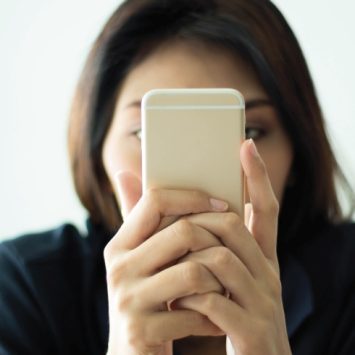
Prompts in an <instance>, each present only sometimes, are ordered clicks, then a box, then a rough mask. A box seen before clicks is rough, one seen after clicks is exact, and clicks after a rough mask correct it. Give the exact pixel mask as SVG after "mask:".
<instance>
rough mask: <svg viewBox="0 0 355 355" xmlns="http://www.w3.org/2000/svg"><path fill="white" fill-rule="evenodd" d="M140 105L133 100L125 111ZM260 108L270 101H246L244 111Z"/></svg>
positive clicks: (139, 102) (137, 101) (269, 103)
mask: <svg viewBox="0 0 355 355" xmlns="http://www.w3.org/2000/svg"><path fill="white" fill-rule="evenodd" d="M141 105H142V101H141V100H135V101H132V102H131V103H129V104H128V105H127V106H126V107H125V109H127V108H140V107H141ZM260 106H273V103H272V102H271V100H269V99H252V100H248V101H246V102H245V109H246V110H250V109H253V108H256V107H260Z"/></svg>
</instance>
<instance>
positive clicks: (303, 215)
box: [69, 0, 342, 243]
mask: <svg viewBox="0 0 355 355" xmlns="http://www.w3.org/2000/svg"><path fill="white" fill-rule="evenodd" d="M172 38H179V39H185V40H199V41H205V42H207V43H210V44H215V45H218V46H222V47H225V48H227V49H229V50H230V51H232V52H235V53H236V55H239V56H242V57H243V58H244V59H245V60H247V61H248V62H250V63H251V64H252V66H253V67H254V69H255V71H256V73H257V75H258V76H259V79H260V82H261V84H262V85H263V87H264V88H265V90H266V92H267V93H268V95H269V97H270V98H271V100H272V102H273V104H274V106H275V108H276V109H277V111H278V113H279V117H280V119H281V124H282V125H283V127H284V129H285V131H286V133H287V135H288V136H289V138H290V140H291V142H292V146H293V149H294V162H293V167H292V171H293V175H294V184H292V186H290V187H288V188H287V189H286V191H285V195H284V200H283V205H282V211H281V214H280V224H279V225H280V227H279V233H280V238H279V240H280V241H281V242H282V243H286V242H289V241H292V240H298V241H301V240H303V239H304V238H308V234H309V233H306V232H305V231H306V230H312V227H316V226H317V225H318V224H320V223H326V222H331V223H333V222H336V221H339V220H341V219H342V212H341V209H340V206H339V202H338V199H337V194H336V187H335V174H336V173H338V175H339V176H341V177H342V174H341V172H340V170H339V168H338V166H337V163H336V161H335V158H334V156H333V153H332V151H331V148H330V145H329V142H328V139H327V137H326V134H325V130H324V122H323V118H322V113H321V110H320V107H319V103H318V100H317V97H316V93H315V89H314V85H313V82H312V79H311V77H310V73H309V71H308V68H307V65H306V62H305V59H304V56H303V54H302V51H301V49H300V47H299V44H298V42H297V40H296V38H295V36H294V34H293V32H292V30H291V29H290V27H289V26H288V24H287V23H286V21H285V19H284V17H283V16H282V14H281V13H280V12H279V11H278V9H277V8H276V7H275V6H274V5H273V4H272V3H271V2H270V1H268V0H179V1H175V0H128V1H125V2H124V3H123V4H122V5H121V6H120V7H119V8H118V9H117V10H116V12H115V13H114V14H113V15H112V16H111V18H110V19H109V21H108V22H107V24H106V26H105V27H104V29H103V31H102V32H101V34H100V35H99V37H98V38H97V40H96V42H95V44H94V46H93V48H92V50H91V52H90V55H89V58H88V60H87V63H86V65H85V68H84V71H83V73H82V76H81V79H80V82H79V85H78V88H77V91H76V95H75V98H74V101H73V107H72V112H71V118H70V126H69V153H70V158H71V169H72V173H73V177H74V182H75V187H76V190H77V193H78V195H79V197H80V199H81V202H82V203H83V205H84V206H85V207H86V208H87V210H88V211H89V214H90V216H91V218H92V219H93V220H94V221H95V222H97V223H101V224H103V225H104V226H105V227H106V228H107V230H108V231H111V232H114V231H115V230H116V229H117V228H118V227H119V225H120V223H121V216H120V213H119V209H118V206H117V204H116V201H115V198H114V196H113V195H112V193H111V191H110V189H109V188H108V186H109V181H108V177H107V175H106V173H105V170H104V167H103V162H102V158H101V156H102V146H103V142H104V139H105V136H106V133H107V131H108V129H109V126H110V123H111V121H112V117H113V111H114V106H115V101H116V99H117V94H118V90H119V87H120V84H121V82H122V80H123V79H124V77H125V75H126V74H127V72H128V71H129V70H130V68H132V66H133V65H134V64H135V63H136V62H137V57H138V56H139V58H140V60H141V59H142V55H141V53H142V50H143V49H146V48H150V49H151V50H152V49H154V46H155V45H156V44H158V43H161V42H163V41H166V40H169V39H172ZM148 53H149V50H148V51H147V50H145V51H144V55H147V54H148ZM305 226H307V229H306V228H305Z"/></svg>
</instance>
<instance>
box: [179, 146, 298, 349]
mask: <svg viewBox="0 0 355 355" xmlns="http://www.w3.org/2000/svg"><path fill="white" fill-rule="evenodd" d="M241 160H242V164H243V168H244V171H245V175H246V178H247V183H248V192H249V197H250V201H251V204H250V205H249V211H247V213H246V221H247V223H246V224H247V226H248V228H247V227H246V226H245V224H244V221H243V220H241V219H240V218H239V217H238V216H237V215H236V214H235V213H230V212H228V213H219V214H217V213H200V214H196V215H191V216H188V217H185V218H184V219H185V220H186V221H189V222H190V223H193V224H194V225H197V226H199V227H201V228H203V229H204V230H207V231H209V232H210V233H211V234H213V235H215V236H218V238H219V239H220V240H221V243H222V244H223V246H221V245H216V246H212V247H209V248H205V249H203V250H199V251H194V252H191V253H190V254H188V255H187V256H185V257H184V258H182V259H181V262H184V263H185V262H187V261H190V262H196V263H199V264H201V265H203V266H204V267H206V268H207V269H208V270H209V271H210V272H212V273H213V275H215V277H216V279H217V280H218V281H219V282H220V284H221V285H223V287H224V288H225V289H226V290H227V291H228V292H227V293H228V294H229V295H230V297H229V298H226V297H224V296H223V294H218V293H216V292H209V293H205V294H196V295H192V296H188V297H185V298H181V299H179V300H176V301H174V303H173V307H174V309H190V310H195V311H198V312H199V313H201V314H203V315H205V316H206V317H208V318H209V319H210V320H211V321H212V322H213V323H214V324H215V325H216V326H218V327H219V328H220V329H221V330H222V331H223V332H224V333H226V334H227V336H228V341H229V342H230V344H229V345H231V346H232V348H233V350H234V352H235V353H236V354H253V355H257V354H263V355H265V354H268V355H269V354H282V355H284V354H290V353H291V351H290V347H289V343H288V338H287V332H286V325H285V317H284V311H283V305H282V298H281V284H280V279H279V267H278V261H277V255H276V239H277V219H278V203H277V200H276V198H275V196H274V193H273V191H272V188H271V185H270V182H269V179H268V175H267V172H266V169H265V166H264V164H263V162H262V160H261V158H260V156H259V155H258V153H257V151H256V149H255V146H254V143H253V142H252V141H249V142H246V143H244V145H243V147H242V151H241ZM250 207H251V208H250ZM230 353H233V352H231V349H229V350H228V354H230Z"/></svg>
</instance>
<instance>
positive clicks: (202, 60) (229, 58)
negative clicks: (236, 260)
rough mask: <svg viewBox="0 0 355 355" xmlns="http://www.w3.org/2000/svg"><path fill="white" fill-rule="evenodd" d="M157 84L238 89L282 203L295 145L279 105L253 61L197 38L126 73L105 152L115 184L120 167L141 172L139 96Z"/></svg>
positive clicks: (167, 47) (250, 133) (166, 48)
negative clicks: (273, 101) (250, 63)
mask: <svg viewBox="0 0 355 355" xmlns="http://www.w3.org/2000/svg"><path fill="white" fill-rule="evenodd" d="M157 88H234V89H237V90H239V91H240V92H241V93H242V94H243V95H244V98H245V101H246V106H247V109H246V136H247V138H253V139H254V141H255V143H256V145H257V148H258V150H259V153H260V154H261V156H262V158H263V160H264V162H265V164H266V167H267V170H268V173H269V177H270V180H271V184H272V187H273V189H274V192H275V195H276V197H277V199H278V200H279V202H280V203H281V200H282V196H283V192H284V189H285V186H286V184H287V180H288V177H289V174H290V168H291V164H292V159H293V151H292V146H291V142H290V140H289V138H288V137H287V135H286V134H285V131H284V130H283V128H282V127H281V125H280V120H279V118H278V115H277V113H276V110H275V109H274V107H273V106H272V105H271V104H269V103H268V100H269V97H268V95H267V94H266V92H265V91H264V90H263V88H262V86H261V85H260V83H259V81H258V79H257V77H256V74H255V73H254V71H253V70H252V68H251V67H250V66H248V65H247V64H246V63H245V62H244V61H242V60H241V59H240V58H238V57H236V56H235V55H233V54H232V53H231V52H229V51H228V50H223V49H221V48H217V47H214V46H210V45H206V44H203V43H197V42H183V41H175V42H170V43H166V44H164V45H161V46H160V47H158V48H157V49H156V50H154V51H153V52H152V53H151V54H150V55H149V56H147V57H146V59H145V60H143V61H142V62H140V63H139V64H138V65H137V66H135V67H134V68H133V69H132V70H131V71H130V72H129V73H128V75H127V76H126V79H125V80H124V82H123V83H122V86H121V90H120V92H119V95H118V99H117V102H116V108H115V113H114V118H113V122H112V124H111V127H110V129H109V132H108V134H107V137H106V139H105V142H104V146H103V153H102V154H103V157H102V158H103V163H104V167H105V170H106V173H107V175H108V177H109V180H110V182H111V185H112V186H114V185H115V178H114V176H115V174H116V173H117V172H118V171H130V172H132V173H133V174H135V175H136V176H138V177H141V142H140V128H141V110H140V102H141V99H142V97H143V95H144V94H145V93H146V92H147V91H149V90H151V89H157Z"/></svg>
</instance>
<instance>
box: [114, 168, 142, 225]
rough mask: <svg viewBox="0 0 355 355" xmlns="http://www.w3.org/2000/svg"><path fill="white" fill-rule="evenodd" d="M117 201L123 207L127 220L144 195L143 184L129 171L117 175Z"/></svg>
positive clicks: (122, 210)
mask: <svg viewBox="0 0 355 355" xmlns="http://www.w3.org/2000/svg"><path fill="white" fill-rule="evenodd" d="M115 179H116V182H117V183H116V185H115V187H116V188H115V192H116V199H117V201H118V204H119V206H120V207H121V214H122V217H123V220H125V219H126V217H127V216H128V214H129V213H130V212H131V210H132V208H133V207H134V206H135V205H136V204H137V202H138V201H139V199H140V197H141V195H142V182H141V180H140V179H139V178H138V177H137V176H136V175H134V174H132V173H131V172H129V171H120V172H118V173H117V174H116V175H115Z"/></svg>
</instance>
